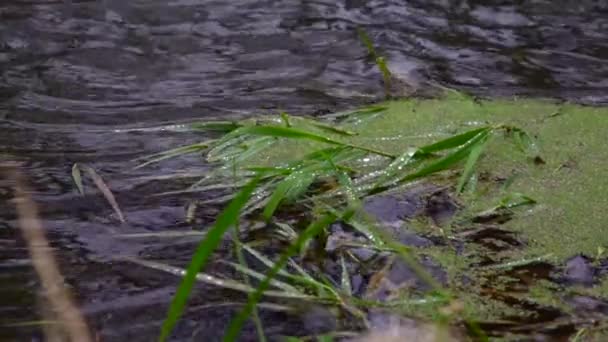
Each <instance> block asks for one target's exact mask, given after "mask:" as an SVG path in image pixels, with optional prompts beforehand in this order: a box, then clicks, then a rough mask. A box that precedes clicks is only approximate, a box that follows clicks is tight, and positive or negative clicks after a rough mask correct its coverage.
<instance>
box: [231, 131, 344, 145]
mask: <svg viewBox="0 0 608 342" xmlns="http://www.w3.org/2000/svg"><path fill="white" fill-rule="evenodd" d="M239 133H242V134H252V135H262V136H270V137H277V138H289V139H305V140H311V141H317V142H322V143H327V144H332V145H341V146H345V145H346V144H344V143H342V142H339V141H336V140H334V139H332V138H329V137H326V136H322V135H318V134H315V133H311V132H307V131H304V130H301V129H297V128H293V127H280V126H249V127H243V128H240V129H239Z"/></svg>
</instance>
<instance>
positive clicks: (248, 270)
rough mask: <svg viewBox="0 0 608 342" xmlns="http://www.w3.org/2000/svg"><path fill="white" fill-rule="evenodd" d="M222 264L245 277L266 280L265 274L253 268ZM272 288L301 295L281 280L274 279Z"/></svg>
mask: <svg viewBox="0 0 608 342" xmlns="http://www.w3.org/2000/svg"><path fill="white" fill-rule="evenodd" d="M221 262H222V263H223V264H227V265H230V266H232V267H233V268H234V269H235V270H237V271H239V272H241V273H243V274H245V275H248V276H250V277H253V278H255V279H257V280H263V279H264V274H262V273H260V272H258V271H256V270H252V269H251V268H248V267H245V266H243V265H240V264H237V263H234V262H230V261H223V260H222V261H221ZM270 286H273V287H276V288H278V289H281V290H283V291H286V292H294V293H300V291H298V289H296V288H295V287H293V286H291V285H289V284H287V283H285V282H282V281H280V280H277V279H272V280H271V281H270Z"/></svg>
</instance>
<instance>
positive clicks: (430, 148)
mask: <svg viewBox="0 0 608 342" xmlns="http://www.w3.org/2000/svg"><path fill="white" fill-rule="evenodd" d="M491 130H492V128H491V127H481V128H477V129H473V130H470V131H467V132H464V133H461V134H458V135H454V136H451V137H449V138H447V139H443V140H441V141H438V142H436V143H433V144H430V145H426V146H423V147H420V148H419V149H418V151H416V154H417V155H427V154H432V153H435V152H439V151H443V150H449V149H453V148H456V147H459V146H461V145H464V144H466V143H467V142H468V141H470V140H471V139H473V138H475V137H476V136H477V135H479V134H480V133H483V132H486V131H487V132H489V131H491Z"/></svg>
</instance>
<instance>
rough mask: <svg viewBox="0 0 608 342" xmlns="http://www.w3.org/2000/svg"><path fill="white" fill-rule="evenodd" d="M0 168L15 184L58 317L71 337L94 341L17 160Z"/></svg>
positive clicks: (29, 241) (28, 234) (30, 240)
mask: <svg viewBox="0 0 608 342" xmlns="http://www.w3.org/2000/svg"><path fill="white" fill-rule="evenodd" d="M0 168H1V169H3V170H2V171H3V173H4V175H5V176H6V177H7V178H8V179H10V180H11V181H12V182H13V184H14V188H15V198H14V202H15V206H16V209H17V214H18V217H19V219H18V222H19V227H20V228H21V231H22V233H23V237H24V239H25V241H26V243H27V246H28V250H29V254H30V258H31V259H32V263H33V265H34V269H35V270H36V273H38V276H39V277H40V281H41V283H42V286H43V287H44V289H45V293H46V296H47V298H48V301H49V303H50V304H51V307H52V308H53V309H54V311H55V312H56V313H57V315H58V318H59V321H61V322H62V323H63V325H64V326H65V329H66V332H67V335H68V336H69V340H70V341H74V342H91V341H93V339H92V338H91V335H90V333H89V329H88V327H87V324H86V322H85V320H84V318H83V317H82V314H81V313H80V311H79V310H78V309H77V308H76V306H75V305H74V302H73V300H72V298H71V296H70V294H69V293H68V291H67V290H66V288H65V287H64V279H63V276H62V275H61V273H60V272H59V268H58V267H57V262H56V260H55V257H54V255H53V254H52V249H51V248H50V246H49V243H48V240H47V238H46V236H45V234H44V230H43V227H42V222H41V221H40V218H39V217H38V208H37V207H36V204H35V203H34V201H32V199H31V197H30V196H29V195H28V193H29V190H28V188H27V186H26V184H25V180H24V179H23V178H24V177H23V176H22V175H21V174H20V173H19V172H18V171H17V166H16V165H14V164H8V163H4V164H2V165H0Z"/></svg>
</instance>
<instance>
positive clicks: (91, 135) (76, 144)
mask: <svg viewBox="0 0 608 342" xmlns="http://www.w3.org/2000/svg"><path fill="white" fill-rule="evenodd" d="M482 3H483V4H482ZM356 27H364V28H365V29H366V30H367V32H368V33H369V35H370V36H371V37H372V38H373V39H374V41H375V42H376V43H377V45H378V46H379V50H380V51H381V53H382V54H384V55H385V56H386V57H387V59H388V62H389V66H390V68H391V70H392V71H393V73H394V74H395V75H396V76H397V77H398V78H400V79H402V80H405V81H406V82H410V83H414V84H416V83H419V82H421V81H425V80H432V81H435V82H439V83H442V84H444V85H448V86H452V87H458V88H463V89H467V90H470V91H473V92H475V93H478V94H482V95H489V96H490V95H511V94H526V95H535V96H549V97H558V98H564V99H569V100H575V101H580V102H585V103H593V104H606V103H608V4H606V2H604V1H591V0H579V1H565V0H564V1H555V0H554V1H549V0H547V1H483V2H482V1H447V0H443V1H427V0H425V1H413V0H412V1H387V0H382V1H380V0H378V1H365V0H345V1H324V0H316V1H304V0H301V1H292V0H284V1H277V0H274V1H264V0H248V1H247V0H242V1H226V0H224V1H202V0H174V1H170V0H146V1H144V0H133V1H122V0H105V1H86V0H84V1H76V0H73V1H72V0H63V1H61V0H58V1H53V0H46V1H40V0H30V1H24V0H13V1H2V2H0V129H1V130H2V134H0V150H1V152H2V160H12V161H20V162H22V163H23V167H24V168H23V170H24V172H26V173H27V176H28V177H29V179H30V182H31V183H32V187H33V188H34V190H35V191H34V193H33V196H34V199H35V200H36V201H37V202H38V203H39V205H40V210H41V212H42V215H43V219H44V224H45V226H46V228H48V230H49V235H50V237H51V240H52V241H51V242H52V244H53V246H54V247H56V250H55V252H56V254H57V255H58V257H59V258H60V259H61V261H62V271H63V272H64V275H65V277H66V280H67V282H68V283H69V284H70V285H71V286H72V288H73V290H74V293H75V294H76V296H77V297H78V300H79V302H80V303H81V306H82V308H83V311H84V312H85V314H87V317H88V318H89V319H90V322H91V325H92V327H93V328H94V330H95V331H96V332H98V334H99V336H100V337H101V338H102V340H107V341H118V340H137V341H148V340H152V339H153V338H154V336H155V334H157V332H158V327H159V325H160V323H161V320H162V318H163V316H164V314H165V310H166V307H167V305H168V302H169V300H170V295H171V293H172V291H173V287H174V286H175V284H176V283H177V279H176V278H174V277H171V276H167V275H165V274H162V273H159V272H155V271H151V270H146V269H142V268H140V267H135V266H133V265H131V264H127V263H123V262H119V261H116V260H114V258H115V257H117V256H123V255H124V256H133V255H139V256H142V257H145V256H154V258H155V259H161V260H167V261H175V262H177V263H178V264H180V262H181V263H183V261H185V260H187V259H188V256H189V253H190V250H189V249H188V248H185V246H190V245H191V244H192V241H193V240H188V239H182V240H181V241H179V240H164V239H147V240H143V239H124V238H122V239H118V238H116V237H113V236H112V235H110V234H111V233H112V232H118V233H138V232H150V231H161V230H168V229H172V228H175V227H181V228H184V227H187V225H185V224H184V222H183V221H184V214H185V208H184V206H185V203H186V199H184V198H180V197H153V196H151V195H152V194H154V193H157V192H160V191H163V190H167V188H165V187H161V186H160V185H159V183H156V182H154V181H150V180H149V179H148V178H146V177H150V176H159V175H163V174H167V173H170V172H176V171H180V172H203V171H204V166H203V165H200V164H199V163H197V162H196V159H195V158H182V159H178V160H174V161H169V162H166V163H162V164H161V165H160V166H153V167H149V168H145V169H142V170H138V171H131V172H126V170H127V168H128V167H131V166H133V165H134V164H133V163H132V162H130V161H131V160H132V159H133V158H135V157H140V156H143V155H146V154H149V153H153V152H157V151H161V150H164V149H168V148H172V147H176V146H178V145H181V144H186V143H189V142H193V141H196V137H195V136H193V135H192V134H190V133H184V132H180V124H183V123H185V122H188V121H192V120H197V119H211V118H228V117H243V116H247V115H252V114H256V113H264V112H269V111H270V112H277V111H278V110H285V111H288V112H290V113H294V114H300V113H325V112H328V111H332V110H337V109H344V108H347V107H352V106H356V105H359V104H362V103H368V102H370V101H374V100H378V99H381V98H382V96H383V86H382V83H381V77H380V75H379V73H378V72H377V70H376V69H375V67H374V66H373V65H372V64H371V63H370V62H369V59H368V58H367V56H366V51H365V49H364V48H363V47H362V46H361V44H360V43H359V41H358V39H357V35H356V32H355V28H356ZM75 162H79V163H84V164H88V165H90V166H92V167H93V168H95V169H96V170H97V171H98V172H99V173H100V174H101V175H102V176H103V177H104V178H105V179H106V180H107V181H108V183H109V186H110V187H111V188H112V189H113V190H114V191H115V193H116V196H117V199H118V202H119V203H120V205H121V207H122V209H123V210H124V212H125V216H126V217H127V220H128V223H127V224H122V225H121V224H120V223H118V221H117V220H116V217H114V216H113V213H112V211H111V209H110V208H109V206H108V205H107V203H106V202H105V201H104V200H103V199H102V198H101V197H100V196H98V195H97V194H96V193H95V192H93V191H90V192H89V194H87V195H86V196H84V197H81V196H79V195H78V194H77V191H76V188H75V186H74V185H73V182H72V180H71V178H70V172H71V167H72V165H73V163H75ZM89 186H90V185H89ZM180 186H182V184H174V185H173V187H177V188H179V187H180ZM2 189H3V190H2V191H1V193H0V197H2V198H3V200H4V201H3V203H2V205H1V206H0V217H1V220H0V279H1V283H0V325H2V326H1V327H0V339H9V340H10V339H20V340H30V339H36V338H40V336H41V335H40V331H39V329H38V328H35V327H15V326H12V327H11V326H10V325H11V324H12V323H17V322H24V321H33V320H40V319H42V318H41V316H40V314H39V310H38V308H39V305H40V304H39V301H38V299H37V291H38V289H39V284H38V283H37V282H38V280H37V278H36V276H35V274H34V273H33V270H32V268H31V266H30V264H29V261H28V255H27V250H26V249H25V247H24V244H23V242H22V241H21V239H20V234H19V233H18V231H15V229H16V222H15V213H14V210H13V206H12V205H11V204H10V203H9V202H8V200H9V199H10V192H9V191H8V190H5V189H7V188H5V187H4V185H3V188H2ZM89 189H92V188H91V187H89ZM209 217H210V219H211V218H212V214H210V215H209ZM222 296H223V293H222V292H220V291H216V290H214V289H213V288H205V287H203V291H200V293H198V294H197V295H196V296H195V298H194V299H193V304H192V306H191V310H190V311H189V312H188V314H187V317H188V319H186V320H184V321H183V323H182V324H181V326H180V327H179V328H178V330H179V333H178V335H179V336H176V338H177V339H183V340H190V339H191V337H194V340H203V339H204V340H208V339H211V340H212V339H213V337H217V336H220V335H221V333H222V330H223V328H224V327H225V324H226V322H227V320H228V318H229V317H230V316H231V315H232V313H233V312H234V309H233V308H230V307H223V308H208V307H205V306H204V305H206V304H208V303H218V302H221V301H222V300H223V298H222ZM274 320H275V321H276V314H275V316H274ZM279 322H280V324H277V326H272V325H271V326H269V327H268V329H267V330H268V331H267V333H269V334H270V335H272V334H279V333H285V332H286V331H287V332H289V329H299V328H301V326H302V322H299V321H297V320H290V319H287V318H285V319H284V320H281V321H279ZM249 331H250V332H251V330H249ZM203 337H204V338H203Z"/></svg>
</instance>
